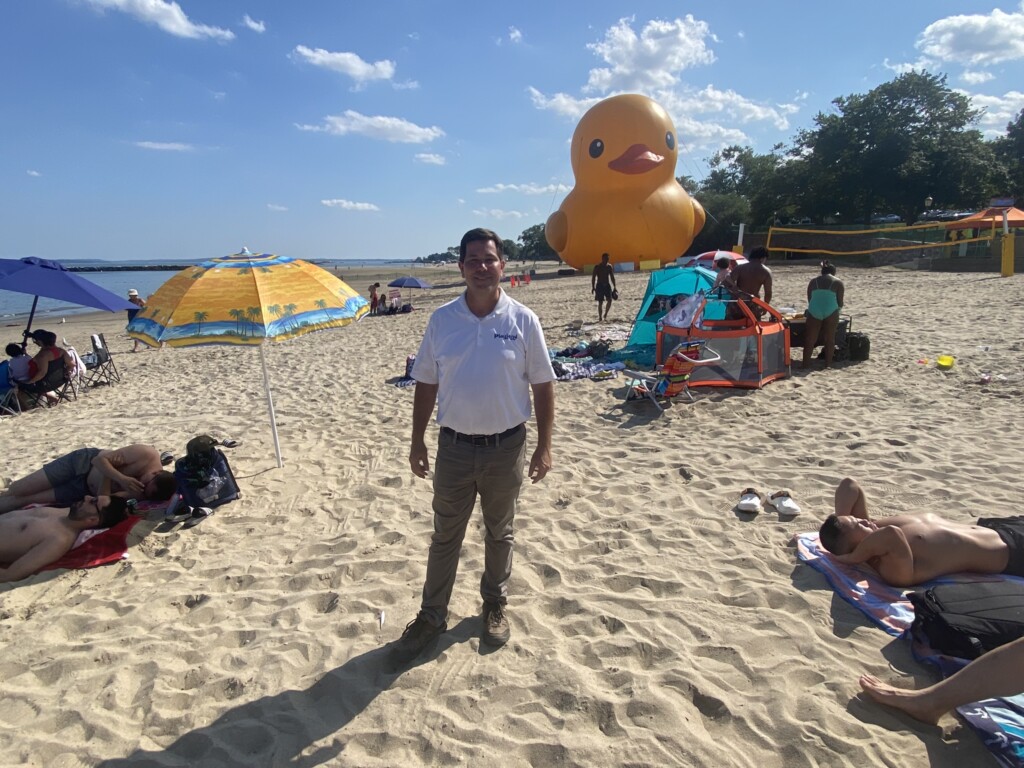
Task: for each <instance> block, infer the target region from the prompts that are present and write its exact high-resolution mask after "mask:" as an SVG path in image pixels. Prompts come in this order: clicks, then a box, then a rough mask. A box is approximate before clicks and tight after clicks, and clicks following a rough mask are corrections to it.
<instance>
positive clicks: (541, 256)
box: [519, 224, 561, 261]
mask: <svg viewBox="0 0 1024 768" xmlns="http://www.w3.org/2000/svg"><path fill="white" fill-rule="evenodd" d="M519 258H520V259H522V260H523V261H561V259H560V258H559V256H558V252H557V251H555V249H554V248H552V247H551V246H550V245H548V241H547V239H546V238H545V237H544V225H543V224H534V225H533V226H532V227H530V228H529V229H525V230H523V233H522V234H521V235H519Z"/></svg>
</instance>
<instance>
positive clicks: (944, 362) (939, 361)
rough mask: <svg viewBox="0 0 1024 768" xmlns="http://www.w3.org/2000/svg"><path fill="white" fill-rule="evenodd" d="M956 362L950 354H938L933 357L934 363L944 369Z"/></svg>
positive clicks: (946, 369)
mask: <svg viewBox="0 0 1024 768" xmlns="http://www.w3.org/2000/svg"><path fill="white" fill-rule="evenodd" d="M955 362H956V358H955V357H953V356H952V355H939V356H938V357H937V358H935V365H936V366H937V367H939V368H941V369H942V370H944V371H948V370H949V369H950V368H952V367H953V363H955Z"/></svg>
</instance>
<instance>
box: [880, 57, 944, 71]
mask: <svg viewBox="0 0 1024 768" xmlns="http://www.w3.org/2000/svg"><path fill="white" fill-rule="evenodd" d="M935 64H936V62H935V61H934V60H932V59H929V58H927V57H924V56H922V57H921V58H919V59H918V60H917V61H889V59H887V58H886V59H883V60H882V66H883V67H885V68H886V69H888V70H889V71H890V72H895V73H896V74H897V75H905V74H907V73H908V72H926V71H929V70H931V69H934V68H935Z"/></svg>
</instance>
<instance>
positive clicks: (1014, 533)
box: [978, 515, 1024, 577]
mask: <svg viewBox="0 0 1024 768" xmlns="http://www.w3.org/2000/svg"><path fill="white" fill-rule="evenodd" d="M978 525H980V526H981V527H982V528H991V529H992V530H993V531H995V532H996V533H998V534H999V538H1001V539H1002V540H1003V542H1004V543H1005V544H1006V546H1007V548H1008V549H1009V550H1010V559H1009V560H1008V561H1007V563H1006V567H1005V568H1004V569H1003V573H1005V574H1007V575H1008V576H1022V577H1024V516H1021V515H1015V516H1013V517H983V518H981V519H980V520H978Z"/></svg>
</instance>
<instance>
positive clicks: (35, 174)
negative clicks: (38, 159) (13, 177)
mask: <svg viewBox="0 0 1024 768" xmlns="http://www.w3.org/2000/svg"><path fill="white" fill-rule="evenodd" d="M25 173H27V174H28V175H29V176H34V177H35V178H39V177H40V176H42V175H43V174H41V173H40V172H39V171H33V170H31V169H30V170H27V171H25Z"/></svg>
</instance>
